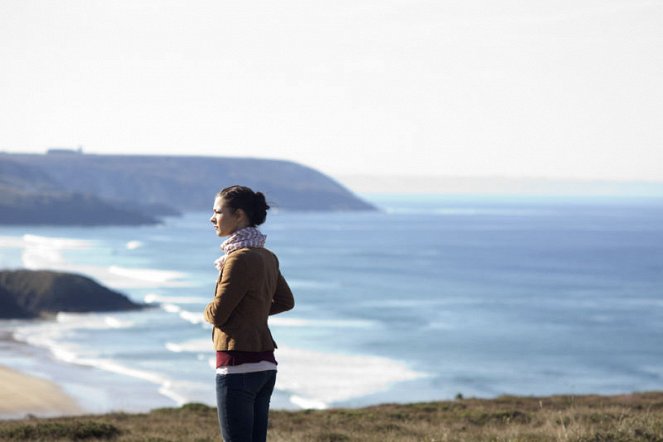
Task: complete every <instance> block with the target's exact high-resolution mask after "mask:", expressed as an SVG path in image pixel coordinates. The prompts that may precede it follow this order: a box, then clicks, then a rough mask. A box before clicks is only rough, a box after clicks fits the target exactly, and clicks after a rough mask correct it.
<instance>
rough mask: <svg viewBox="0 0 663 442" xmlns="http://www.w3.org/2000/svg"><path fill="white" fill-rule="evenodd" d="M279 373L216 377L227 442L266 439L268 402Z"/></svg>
mask: <svg viewBox="0 0 663 442" xmlns="http://www.w3.org/2000/svg"><path fill="white" fill-rule="evenodd" d="M275 382H276V370H268V371H257V372H254V373H236V374H217V375H216V404H217V407H218V414H219V426H220V427H221V436H222V437H223V440H224V441H225V442H244V441H246V442H264V441H265V440H267V419H268V417H269V400H270V399H271V397H272V391H273V390H274V383H275Z"/></svg>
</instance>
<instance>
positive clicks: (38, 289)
mask: <svg viewBox="0 0 663 442" xmlns="http://www.w3.org/2000/svg"><path fill="white" fill-rule="evenodd" d="M144 307H145V306H144V305H143V304H138V303H135V302H133V301H131V300H130V299H129V298H127V297H126V296H125V295H123V294H121V293H118V292H115V291H113V290H110V289H108V288H106V287H104V286H102V285H100V284H98V283H97V282H95V281H93V280H92V279H90V278H87V277H85V276H82V275H77V274H72V273H61V272H52V271H32V270H15V271H9V270H5V271H0V319H21V318H36V317H40V316H44V315H48V314H52V313H57V312H104V311H117V310H137V309H141V308H144Z"/></svg>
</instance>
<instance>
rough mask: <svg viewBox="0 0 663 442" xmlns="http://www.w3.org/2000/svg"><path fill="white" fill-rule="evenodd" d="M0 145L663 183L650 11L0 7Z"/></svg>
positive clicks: (445, 5) (662, 101) (298, 2)
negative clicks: (0, 64)
mask: <svg viewBox="0 0 663 442" xmlns="http://www.w3.org/2000/svg"><path fill="white" fill-rule="evenodd" d="M0 63H2V67H1V68H0V150H4V151H9V152H44V151H45V150H46V149H48V148H51V147H73V148H76V147H78V146H83V149H84V151H85V152H88V153H144V154H175V155H191V154H193V155H215V156H242V157H258V158H279V159H288V160H294V161H297V162H300V163H302V164H305V165H308V166H311V167H315V168H317V169H319V170H321V171H323V172H325V173H328V174H331V175H333V176H352V175H362V176H390V175H398V176H479V177H480V176H500V177H545V178H570V179H603V180H606V179H610V180H649V181H663V81H662V79H663V1H642V0H570V1H566V0H557V1H551V0H545V1H542V0H527V1H523V0H518V1H516V0H334V1H320V0H279V1H274V0H257V1H247V0H242V1H236V0H224V1H217V0H214V1H199V0H187V1H169V0H158V1H157V0H150V1H144V0H130V1H124V0H113V1H110V0H104V1H99V0H68V1H62V0H43V1H35V0H2V2H0Z"/></svg>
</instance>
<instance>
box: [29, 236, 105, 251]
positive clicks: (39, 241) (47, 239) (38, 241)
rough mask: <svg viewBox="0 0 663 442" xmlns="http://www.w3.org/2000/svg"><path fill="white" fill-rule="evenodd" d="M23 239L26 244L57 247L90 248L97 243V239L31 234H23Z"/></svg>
mask: <svg viewBox="0 0 663 442" xmlns="http://www.w3.org/2000/svg"><path fill="white" fill-rule="evenodd" d="M23 241H24V242H25V243H26V244H33V245H41V246H46V247H50V248H55V249H89V248H91V247H93V246H94V245H95V244H96V241H90V240H86V239H76V238H60V237H53V236H39V235H31V234H25V235H23Z"/></svg>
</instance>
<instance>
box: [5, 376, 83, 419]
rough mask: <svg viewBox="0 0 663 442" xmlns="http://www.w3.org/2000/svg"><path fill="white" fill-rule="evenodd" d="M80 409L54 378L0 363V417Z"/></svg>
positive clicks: (77, 411)
mask: <svg viewBox="0 0 663 442" xmlns="http://www.w3.org/2000/svg"><path fill="white" fill-rule="evenodd" d="M82 413H84V410H83V409H82V408H81V407H80V405H79V404H78V403H77V402H76V401H75V400H74V399H73V398H71V397H70V396H68V395H67V394H66V393H65V392H64V391H62V389H61V388H60V387H59V386H58V385H57V384H55V383H54V382H51V381H48V380H46V379H42V378H38V377H36V376H31V375H28V374H25V373H21V372H19V371H16V370H14V369H12V368H8V367H6V366H4V365H0V419H2V420H6V419H20V418H24V417H26V416H29V415H34V416H40V417H55V416H70V415H76V414H82Z"/></svg>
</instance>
